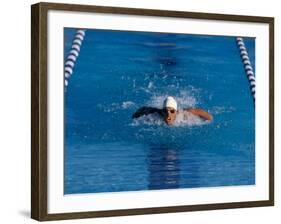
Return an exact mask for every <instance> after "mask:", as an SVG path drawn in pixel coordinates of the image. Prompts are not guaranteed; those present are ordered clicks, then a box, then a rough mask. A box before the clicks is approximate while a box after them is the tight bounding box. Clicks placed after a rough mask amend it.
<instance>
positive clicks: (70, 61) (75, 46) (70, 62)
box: [64, 29, 86, 86]
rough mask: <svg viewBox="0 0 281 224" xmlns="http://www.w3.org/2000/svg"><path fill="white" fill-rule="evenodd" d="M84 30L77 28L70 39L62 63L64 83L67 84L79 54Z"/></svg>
mask: <svg viewBox="0 0 281 224" xmlns="http://www.w3.org/2000/svg"><path fill="white" fill-rule="evenodd" d="M85 32H86V30H81V29H79V30H77V31H76V34H75V37H74V39H73V41H72V46H71V50H70V51H69V53H68V56H67V58H66V61H65V64H64V84H65V86H68V82H69V78H70V76H71V75H72V73H73V69H74V66H75V62H76V60H77V58H78V56H79V53H80V48H81V46H82V43H83V40H84V37H85Z"/></svg>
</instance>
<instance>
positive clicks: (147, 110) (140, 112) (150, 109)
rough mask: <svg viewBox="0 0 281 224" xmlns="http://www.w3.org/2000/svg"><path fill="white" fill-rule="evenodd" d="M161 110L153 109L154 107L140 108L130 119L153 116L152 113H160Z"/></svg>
mask: <svg viewBox="0 0 281 224" xmlns="http://www.w3.org/2000/svg"><path fill="white" fill-rule="evenodd" d="M161 111H162V110H161V109H158V108H154V107H141V108H139V109H138V110H137V111H136V112H135V113H134V114H133V116H132V118H138V117H141V116H143V115H148V114H153V113H158V114H160V113H161Z"/></svg>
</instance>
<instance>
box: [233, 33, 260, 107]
mask: <svg viewBox="0 0 281 224" xmlns="http://www.w3.org/2000/svg"><path fill="white" fill-rule="evenodd" d="M236 42H237V46H238V48H239V50H240V56H241V59H242V62H243V64H244V69H245V72H246V75H247V78H248V81H249V84H250V89H251V92H252V96H253V99H254V102H255V98H256V78H255V74H254V70H253V67H252V65H251V62H250V59H249V56H248V52H247V49H246V47H245V44H244V41H243V38H242V37H237V38H236Z"/></svg>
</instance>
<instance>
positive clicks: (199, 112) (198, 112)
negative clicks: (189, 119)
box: [184, 108, 213, 121]
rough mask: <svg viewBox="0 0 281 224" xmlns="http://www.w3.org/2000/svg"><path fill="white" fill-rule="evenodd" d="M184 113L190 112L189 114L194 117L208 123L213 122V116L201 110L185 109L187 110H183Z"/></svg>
mask: <svg viewBox="0 0 281 224" xmlns="http://www.w3.org/2000/svg"><path fill="white" fill-rule="evenodd" d="M184 111H187V112H190V113H192V114H194V115H196V116H199V117H201V118H203V119H205V120H208V121H211V120H213V116H212V115H211V114H209V113H208V112H207V111H205V110H202V109H195V108H187V109H184Z"/></svg>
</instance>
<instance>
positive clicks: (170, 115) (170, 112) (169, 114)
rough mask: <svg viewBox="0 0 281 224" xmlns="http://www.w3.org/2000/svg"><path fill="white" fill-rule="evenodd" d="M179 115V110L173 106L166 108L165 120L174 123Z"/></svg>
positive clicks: (170, 123) (169, 123)
mask: <svg viewBox="0 0 281 224" xmlns="http://www.w3.org/2000/svg"><path fill="white" fill-rule="evenodd" d="M176 117H177V111H176V110H175V109H174V108H172V107H166V108H164V120H165V122H166V123H167V124H168V125H172V124H173V123H174V122H175V120H176Z"/></svg>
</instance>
